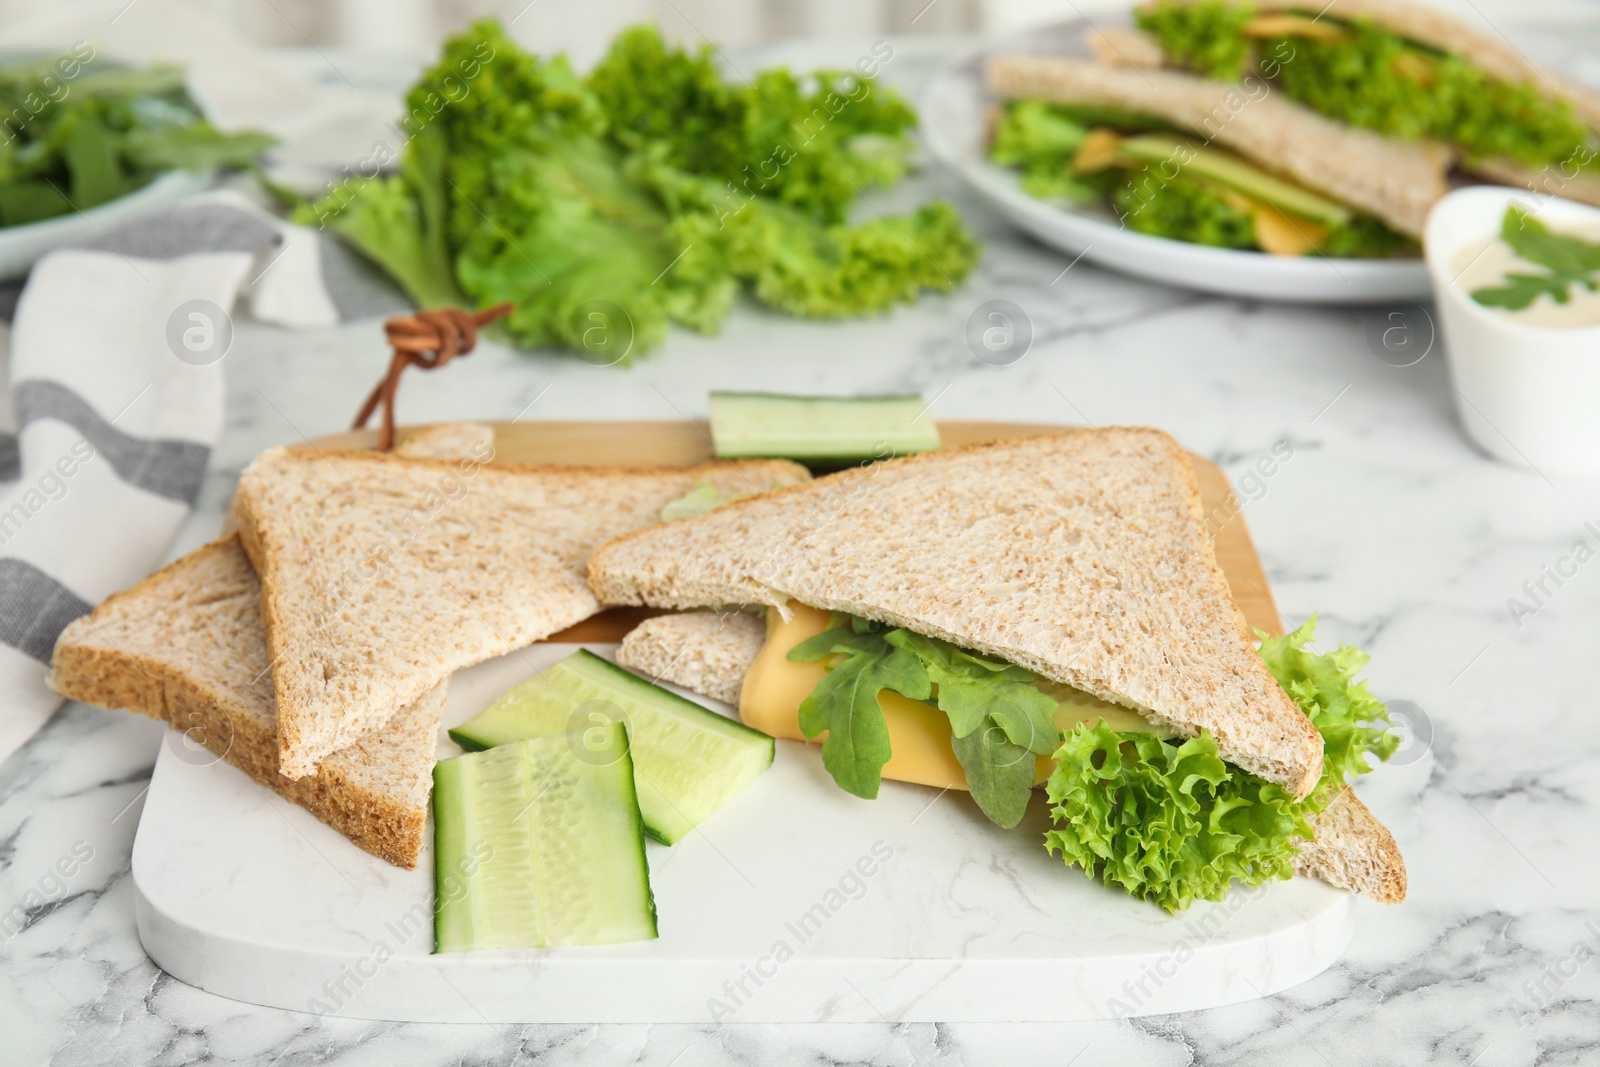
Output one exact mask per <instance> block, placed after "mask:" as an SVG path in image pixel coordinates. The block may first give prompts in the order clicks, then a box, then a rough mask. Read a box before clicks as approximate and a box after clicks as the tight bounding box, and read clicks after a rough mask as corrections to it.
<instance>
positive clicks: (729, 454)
mask: <svg viewBox="0 0 1600 1067" xmlns="http://www.w3.org/2000/svg"><path fill="white" fill-rule="evenodd" d="M711 440H712V444H713V446H714V447H715V449H716V453H717V455H718V456H721V457H724V458H728V459H735V458H744V457H750V456H781V457H784V458H787V459H797V460H800V461H802V462H806V463H812V464H817V465H823V464H827V465H833V464H845V463H859V462H863V461H866V460H874V459H885V458H887V457H888V456H904V455H909V454H911V453H914V452H932V451H934V450H936V449H938V447H939V428H938V427H937V426H935V425H934V422H933V416H932V415H930V414H928V405H927V404H926V403H924V402H923V399H922V397H920V396H868V397H829V396H779V395H775V394H772V393H722V392H714V393H712V394H711Z"/></svg>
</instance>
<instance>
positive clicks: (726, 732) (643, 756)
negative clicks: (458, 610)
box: [450, 649, 774, 845]
mask: <svg viewBox="0 0 1600 1067" xmlns="http://www.w3.org/2000/svg"><path fill="white" fill-rule="evenodd" d="M613 722H625V723H627V725H628V733H629V737H630V739H631V741H632V745H633V765H634V776H635V779H636V782H637V787H638V793H639V810H640V812H641V813H642V814H643V817H644V826H645V830H646V832H648V833H649V834H650V836H652V837H654V838H655V839H656V840H658V841H660V842H662V843H663V844H667V845H671V844H674V843H676V842H677V841H679V840H681V839H682V838H683V836H684V835H685V834H687V833H688V832H689V831H690V830H693V829H694V828H695V827H696V826H698V825H700V823H702V822H703V821H705V819H706V818H707V817H709V816H710V815H711V814H712V813H713V812H715V811H716V810H717V809H718V808H720V807H722V806H723V805H724V804H726V803H727V802H728V801H729V800H731V799H733V797H735V796H737V795H738V794H739V793H740V792H742V791H743V790H744V789H745V787H746V786H748V785H749V784H750V783H751V782H753V781H755V780H756V779H757V778H759V777H760V776H761V773H762V772H763V771H765V770H766V769H767V768H768V767H770V766H772V757H773V750H774V743H773V740H772V738H771V737H768V736H767V735H766V734H764V733H762V732H761V731H759V730H752V729H751V728H750V727H748V726H745V725H744V724H743V723H738V722H735V721H733V720H732V719H729V718H727V717H726V716H723V715H718V714H717V713H716V712H714V711H712V710H710V709H709V708H703V707H701V706H700V705H699V704H696V703H695V702H694V701H692V700H685V699H684V698H683V697H680V696H678V695H677V694H676V693H673V692H671V691H670V690H667V689H663V688H662V687H661V686H658V685H652V684H651V683H650V682H647V681H645V680H644V679H643V678H640V677H639V676H638V675H636V674H633V673H631V672H629V671H626V670H623V669H622V668H621V667H618V666H616V665H615V664H613V663H610V662H608V661H606V660H604V659H602V658H600V657H599V656H596V655H595V654H594V653H592V652H590V651H588V650H587V649H580V650H579V651H577V652H574V653H573V654H572V655H570V656H568V657H567V658H566V659H563V660H561V661H560V662H559V663H556V664H555V665H554V666H551V667H549V668H547V669H546V670H545V671H544V673H543V674H541V675H539V676H538V677H535V678H530V679H528V680H527V681H526V682H523V683H522V684H521V685H519V686H517V687H516V688H514V689H512V690H510V691H509V692H507V693H505V694H504V695H502V696H501V697H500V699H498V700H496V701H495V702H494V703H493V704H491V705H490V706H489V707H488V708H486V709H484V711H482V712H481V713H479V714H478V715H477V716H475V717H474V718H473V719H471V720H470V721H468V722H466V723H463V724H462V725H460V726H458V727H456V728H455V729H453V730H451V731H450V736H451V737H452V738H453V739H454V740H455V742H456V743H457V744H459V745H460V746H461V747H462V748H466V749H486V748H493V747H494V746H496V745H504V744H508V743H511V742H514V741H520V740H522V739H524V738H528V737H541V736H544V735H546V734H554V733H562V734H566V733H572V734H573V735H574V736H575V737H576V738H578V739H579V743H580V744H587V743H588V742H589V741H591V740H603V738H604V733H603V729H602V728H603V727H605V726H607V725H609V724H610V723H613ZM597 731H600V732H597Z"/></svg>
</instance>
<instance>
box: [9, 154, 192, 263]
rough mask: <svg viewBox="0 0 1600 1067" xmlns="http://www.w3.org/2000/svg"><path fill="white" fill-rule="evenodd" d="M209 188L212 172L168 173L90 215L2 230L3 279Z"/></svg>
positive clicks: (83, 214)
mask: <svg viewBox="0 0 1600 1067" xmlns="http://www.w3.org/2000/svg"><path fill="white" fill-rule="evenodd" d="M210 184H211V174H210V173H209V172H195V171H184V170H175V171H169V172H168V173H166V174H163V175H162V176H161V177H159V178H157V179H156V180H155V181H153V182H151V183H150V184H149V185H147V186H145V187H144V188H143V189H140V190H138V191H136V192H132V193H129V194H128V195H127V196H121V197H118V198H117V199H115V200H110V201H107V202H106V203H104V204H101V205H99V206H98V207H92V208H90V209H89V210H87V211H74V212H72V213H71V214H70V215H61V216H58V217H56V218H53V219H44V220H42V221H39V222H29V223H25V224H23V225H21V226H5V227H0V279H3V278H16V277H19V276H21V275H23V274H26V273H27V272H28V269H29V268H30V267H32V266H33V265H34V263H36V262H38V260H39V259H40V258H41V257H42V256H43V255H44V254H45V253H46V252H53V251H55V250H56V249H58V248H64V247H66V246H67V245H75V244H79V243H81V242H84V241H88V240H92V239H93V238H95V237H98V236H100V235H102V234H104V233H105V231H106V230H108V229H110V228H111V227H113V226H116V225H118V224H120V223H123V222H126V221H128V220H129V219H131V218H135V217H136V216H139V215H143V214H146V213H148V212H151V211H155V210H156V209H158V208H164V207H168V206H169V205H172V204H176V203H177V202H178V201H180V200H183V199H186V198H187V197H190V196H193V195H194V194H195V193H198V192H200V191H201V190H202V189H205V188H206V187H207V186H208V185H210Z"/></svg>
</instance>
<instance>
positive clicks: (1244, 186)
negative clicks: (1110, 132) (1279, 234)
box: [1118, 133, 1354, 227]
mask: <svg viewBox="0 0 1600 1067" xmlns="http://www.w3.org/2000/svg"><path fill="white" fill-rule="evenodd" d="M1118 148H1119V149H1120V151H1121V152H1122V153H1123V154H1124V155H1127V156H1131V157H1132V158H1134V159H1137V160H1139V161H1140V162H1141V163H1149V164H1152V165H1155V166H1160V165H1162V164H1165V163H1166V162H1168V161H1169V160H1172V159H1173V158H1174V155H1175V153H1177V152H1178V150H1179V149H1180V148H1182V149H1187V150H1188V152H1189V153H1190V155H1189V160H1188V162H1186V163H1184V164H1183V169H1184V170H1185V171H1187V172H1189V173H1190V174H1195V175H1198V176H1200V177H1202V178H1209V179H1211V180H1212V181H1214V182H1216V183H1217V184H1219V185H1225V186H1227V187H1228V188H1230V189H1233V190H1235V191H1236V192H1240V193H1243V194H1244V195H1245V196H1251V197H1254V198H1255V199H1257V200H1259V201H1261V202H1262V203H1264V204H1267V205H1270V206H1271V207H1275V208H1277V209H1278V210H1279V211H1282V212H1284V213H1285V214H1288V215H1297V216H1299V217H1300V218H1303V219H1310V220H1312V221H1313V222H1319V223H1321V224H1323V225H1324V226H1331V227H1339V226H1345V225H1348V224H1349V222H1350V219H1351V218H1352V217H1353V216H1354V212H1352V211H1351V210H1350V209H1349V208H1347V207H1345V206H1344V205H1343V204H1340V203H1336V202H1335V201H1332V200H1329V199H1328V198H1327V197H1325V196H1321V195H1319V194H1317V193H1313V192H1312V191H1310V190H1309V189H1302V188H1301V187H1300V186H1298V185H1295V184H1294V183H1292V182H1286V181H1284V180H1283V179H1282V178H1279V177H1276V176H1274V175H1272V174H1268V173H1267V172H1266V171H1264V170H1262V169H1261V168H1260V167H1257V166H1255V165H1254V164H1252V163H1248V162H1246V161H1245V160H1243V159H1240V158H1239V157H1238V156H1236V155H1234V154H1233V153H1231V152H1224V151H1221V150H1220V149H1216V148H1208V147H1207V146H1205V145H1202V144H1198V143H1196V142H1194V141H1191V140H1189V139H1188V138H1186V137H1168V136H1165V135H1163V134H1156V133H1147V134H1141V135H1140V136H1138V137H1129V138H1126V139H1125V140H1124V141H1123V142H1122V143H1121V145H1119V146H1118Z"/></svg>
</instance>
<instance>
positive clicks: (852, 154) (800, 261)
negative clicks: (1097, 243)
mask: <svg viewBox="0 0 1600 1067" xmlns="http://www.w3.org/2000/svg"><path fill="white" fill-rule="evenodd" d="M841 93H844V94H845V95H844V96H841V95H840V94H841ZM406 101H407V110H408V114H409V115H410V116H411V118H410V119H408V120H407V126H408V128H411V129H412V132H413V133H414V135H415V136H414V137H413V139H412V140H411V141H410V142H409V143H408V145H407V147H406V149H405V153H404V156H403V165H402V169H401V174H400V176H399V178H398V179H396V178H388V179H378V180H375V181H370V182H362V181H359V180H358V181H355V182H347V183H345V184H344V185H343V186H341V187H340V188H337V189H334V190H332V191H331V192H330V193H329V195H328V196H326V197H324V198H322V200H320V201H318V202H317V203H316V204H314V205H312V207H311V208H310V209H307V210H306V211H305V212H304V214H305V215H307V216H308V217H312V218H316V219H319V220H329V219H332V220H333V229H334V230H335V232H337V233H339V234H340V235H341V236H343V237H344V238H345V239H346V240H348V241H349V242H350V243H351V244H353V245H354V246H355V247H356V248H357V249H358V250H359V251H361V252H362V253H363V254H364V255H366V256H367V257H368V258H370V259H372V260H373V261H374V262H375V263H377V264H378V266H380V267H382V268H383V269H384V270H386V271H388V272H389V273H390V274H391V275H392V276H393V277H394V278H395V279H396V280H397V281H399V282H400V284H401V285H402V286H403V287H404V288H405V289H406V290H407V292H408V293H409V294H410V295H411V296H412V298H413V299H415V300H417V301H418V302H419V303H424V304H431V303H443V302H446V301H443V300H439V299H436V298H437V296H438V295H439V294H447V293H449V292H452V291H459V293H460V294H461V297H462V299H457V300H454V301H449V302H452V303H472V304H476V305H480V306H482V305H490V304H498V303H502V302H510V303H511V304H512V305H513V311H512V313H511V314H510V315H509V316H508V317H507V318H505V319H504V320H502V321H501V322H500V323H499V324H498V325H497V326H496V327H495V329H496V330H497V331H498V332H501V333H503V334H504V335H505V336H507V337H508V338H509V339H510V340H511V341H512V342H514V343H515V344H517V345H519V346H521V347H527V348H535V347H555V348H562V349H568V350H572V351H576V352H579V353H581V354H583V355H584V357H585V358H586V359H589V360H591V361H592V362H597V363H603V364H612V363H622V364H626V363H629V362H631V361H632V360H633V359H634V358H635V357H636V356H638V355H640V354H642V353H644V352H647V351H649V350H650V349H651V348H654V347H655V346H657V345H659V344H660V343H661V342H662V341H663V340H664V339H665V337H666V335H667V331H668V329H669V327H670V326H671V325H672V324H677V325H680V326H684V327H687V328H689V329H693V330H697V331H700V332H702V333H713V332H715V331H716V330H718V329H719V328H720V327H721V325H722V323H723V322H724V321H725V320H726V319H727V317H728V315H729V313H730V310H731V308H732V306H733V301H734V297H735V296H736V294H737V293H738V292H739V291H740V289H741V287H742V286H745V287H748V289H749V290H750V291H751V292H752V293H753V294H754V295H755V296H756V298H757V299H759V300H761V301H763V302H765V303H767V304H768V305H770V306H772V307H775V308H778V309H780V310H783V311H786V312H789V313H792V314H798V315H806V316H812V317H833V316H841V315H856V314H865V313H870V312H875V311H881V310H884V309H886V308H888V307H890V306H892V305H893V304H894V303H896V302H898V301H910V300H914V299H916V298H917V297H918V296H919V295H920V294H921V293H922V291H924V290H927V289H932V290H935V291H946V290H949V289H951V288H953V287H954V286H955V285H957V284H959V283H960V282H961V281H962V280H964V279H965V278H966V276H967V274H968V273H970V271H971V269H972V267H973V265H974V264H975V263H976V261H977V245H976V243H975V242H974V241H973V239H972V237H971V236H970V235H969V234H968V233H967V231H966V230H965V228H964V227H962V225H961V223H960V221H959V220H958V219H957V218H956V216H955V213H954V211H953V209H951V208H950V207H949V205H948V204H944V203H939V202H936V203H932V204H927V205H924V206H923V207H922V208H921V209H920V210H918V211H916V212H915V213H913V214H911V215H908V216H901V217H890V218H882V217H874V218H870V219H868V220H867V221H865V222H862V223H860V224H857V225H852V224H850V223H849V222H848V221H847V218H848V216H849V215H850V214H851V213H852V211H853V209H854V208H855V207H856V205H857V204H858V202H859V201H860V199H861V192H862V191H863V190H866V189H870V188H873V187H877V186H883V185H888V184H890V183H892V182H894V181H896V180H898V179H899V178H900V177H901V176H902V175H903V174H904V173H905V171H906V167H907V159H908V151H909V144H910V142H909V140H908V138H907V131H908V130H909V128H910V127H911V126H912V124H913V123H914V121H915V116H914V115H913V113H912V111H911V109H910V108H909V106H908V105H906V103H905V102H904V101H903V100H902V99H900V98H899V97H898V96H896V95H895V94H894V93H892V92H891V91H890V90H888V89H887V88H884V87H881V86H879V85H877V84H876V83H874V82H871V81H862V80H859V79H855V80H852V79H851V78H850V77H849V76H848V75H844V74H839V73H837V72H835V73H823V74H819V75H817V76H815V77H813V78H798V77H796V76H795V75H792V74H790V73H789V72H787V71H781V70H779V71H764V72H762V73H761V74H760V75H758V76H757V77H756V78H755V80H754V82H753V83H751V84H744V83H742V82H733V81H728V80H725V79H724V78H723V77H722V75H721V73H720V72H719V71H718V69H717V66H716V64H715V63H714V61H713V58H712V53H711V51H710V50H709V49H701V50H700V51H698V52H694V53H691V52H689V51H685V50H683V49H679V48H675V47H670V46H668V45H667V44H665V43H664V42H663V41H662V39H661V37H660V34H659V33H658V32H657V31H655V30H654V29H652V28H649V27H637V28H634V29H631V30H628V31H626V32H624V33H623V34H621V35H619V37H618V38H617V39H616V41H615V42H614V43H613V46H612V48H611V50H610V51H609V52H608V53H607V55H606V56H605V58H604V59H603V60H602V61H601V62H600V64H599V65H598V66H597V67H596V68H595V70H594V71H593V72H592V73H591V74H590V75H589V76H588V77H587V78H582V77H579V76H578V75H577V74H576V73H575V72H574V71H573V70H572V68H571V67H570V66H569V65H568V63H567V61H566V59H565V58H564V57H561V56H557V57H555V58H553V59H549V60H543V59H540V58H538V57H536V56H533V55H530V54H529V53H527V52H525V51H523V50H522V49H521V48H519V47H517V45H516V44H515V43H514V42H512V41H511V40H510V38H509V37H508V36H507V35H506V34H505V33H504V31H503V30H502V29H501V28H500V27H499V25H498V24H496V23H494V22H493V21H484V22H480V23H477V24H475V25H474V26H472V27H471V28H470V29H469V30H468V31H467V32H465V33H463V34H460V35H458V36H456V37H454V38H451V39H450V40H449V41H447V42H446V44H445V46H444V49H443V52H442V54H441V56H440V59H439V62H438V63H437V64H436V65H435V66H434V67H433V68H432V69H430V70H428V71H427V72H425V73H424V74H423V76H422V78H421V79H420V80H419V81H418V82H417V84H416V85H415V86H413V87H412V89H411V91H410V92H409V93H408V94H407V98H406Z"/></svg>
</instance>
